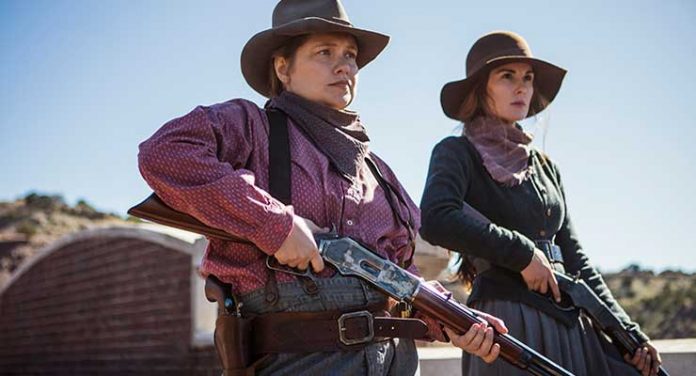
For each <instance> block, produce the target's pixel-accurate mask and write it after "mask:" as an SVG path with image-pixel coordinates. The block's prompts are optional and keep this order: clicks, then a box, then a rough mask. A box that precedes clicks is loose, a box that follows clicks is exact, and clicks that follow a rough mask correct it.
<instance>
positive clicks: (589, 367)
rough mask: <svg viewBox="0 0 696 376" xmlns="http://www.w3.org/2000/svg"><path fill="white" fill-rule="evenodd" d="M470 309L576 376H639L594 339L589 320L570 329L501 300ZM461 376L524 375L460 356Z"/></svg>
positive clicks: (498, 363)
mask: <svg viewBox="0 0 696 376" xmlns="http://www.w3.org/2000/svg"><path fill="white" fill-rule="evenodd" d="M474 308H476V309H478V310H481V311H483V312H486V313H489V314H491V315H494V316H497V317H499V318H501V319H503V320H504V321H505V325H506V326H507V327H508V329H509V330H510V334H511V335H512V336H514V337H515V338H517V339H519V340H520V341H522V342H524V343H525V344H527V345H528V346H530V347H531V348H533V349H534V350H536V351H538V352H540V353H541V354H543V355H544V356H546V357H547V358H549V359H551V360H552V361H554V362H555V363H556V364H558V365H560V366H562V367H563V368H565V369H567V370H568V371H570V372H572V373H573V374H575V375H577V376H599V375H612V376H619V375H631V376H635V375H639V373H638V370H636V369H635V368H634V367H633V366H631V365H630V364H628V363H626V362H624V361H623V360H622V359H621V356H620V355H619V353H618V351H616V350H615V349H614V348H613V347H611V345H610V344H607V343H606V342H604V343H603V342H602V341H601V340H600V338H599V337H598V336H597V333H596V332H595V330H594V328H593V327H592V323H591V322H590V320H589V318H587V317H586V316H584V315H580V318H579V322H578V323H577V325H575V326H573V327H568V326H565V325H564V324H562V323H560V322H558V321H556V320H554V319H553V318H552V317H550V316H548V315H547V314H545V313H543V312H540V311H538V310H536V309H534V308H531V307H529V306H527V305H524V304H521V303H515V302H509V301H503V300H492V301H484V302H481V303H479V304H477V305H476V306H475V307H474ZM462 375H463V376H479V375H482V376H509V375H520V376H521V375H527V373H526V372H525V371H522V370H520V369H518V368H515V367H513V366H511V365H509V364H508V363H507V362H505V361H504V360H502V359H499V360H497V361H495V362H494V363H493V364H486V363H485V362H483V361H482V360H481V359H480V358H478V357H474V356H471V355H468V354H466V353H464V354H463V355H462Z"/></svg>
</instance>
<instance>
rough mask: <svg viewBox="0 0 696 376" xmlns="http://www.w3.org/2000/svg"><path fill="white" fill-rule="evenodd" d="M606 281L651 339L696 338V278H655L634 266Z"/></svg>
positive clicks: (673, 273) (678, 274)
mask: <svg viewBox="0 0 696 376" xmlns="http://www.w3.org/2000/svg"><path fill="white" fill-rule="evenodd" d="M604 279H605V281H606V283H607V285H609V288H610V289H611V291H612V293H613V294H614V296H615V297H616V298H617V299H618V300H619V302H620V303H621V306H622V307H623V308H624V309H625V310H626V312H627V313H628V314H629V315H630V316H631V318H632V319H633V320H635V321H636V322H638V323H639V324H640V325H641V327H642V329H643V331H644V332H645V333H646V334H647V335H649V336H650V338H655V339H658V338H694V337H696V275H695V274H687V273H682V272H679V271H670V270H668V271H664V272H662V273H659V274H655V273H653V272H652V271H650V270H641V269H640V268H639V267H638V266H636V265H631V266H629V267H627V268H626V269H624V270H622V271H621V272H619V273H613V274H605V275H604Z"/></svg>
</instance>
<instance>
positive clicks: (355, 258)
mask: <svg viewBox="0 0 696 376" xmlns="http://www.w3.org/2000/svg"><path fill="white" fill-rule="evenodd" d="M128 213H129V214H131V215H133V216H136V217H140V218H143V219H147V220H150V221H153V222H156V223H159V224H164V225H167V226H172V227H176V228H180V229H183V230H187V231H192V232H195V233H199V234H202V235H205V236H209V237H214V238H219V239H223V240H229V241H237V242H244V243H249V241H248V240H245V239H241V238H238V237H236V236H233V235H231V234H227V233H226V232H224V231H221V230H219V229H213V228H211V227H209V226H207V225H205V224H203V223H201V222H200V221H198V220H197V219H195V218H193V217H191V216H188V215H186V214H184V213H181V212H178V211H176V210H174V209H172V208H170V207H168V206H167V205H166V204H164V203H163V202H162V201H161V200H160V199H159V198H158V197H157V196H156V195H154V194H153V195H151V196H150V197H148V198H147V199H146V200H145V201H143V202H142V203H140V204H138V205H136V206H135V207H133V208H131V209H130V210H129V211H128ZM315 239H316V241H317V247H318V249H319V252H320V253H321V255H322V257H323V258H324V260H325V261H327V262H328V263H329V264H331V265H333V266H334V267H335V268H336V269H337V270H338V272H339V273H341V274H343V275H347V276H355V277H358V278H361V279H363V280H365V281H367V282H368V283H370V284H372V285H373V286H374V287H375V288H377V289H378V290H380V291H381V292H383V293H384V294H386V295H388V296H390V297H392V298H394V299H396V300H398V301H403V302H407V303H410V304H411V305H412V306H413V307H415V308H416V309H419V310H420V311H421V312H423V313H425V314H426V315H428V316H430V317H432V318H434V319H436V320H438V321H440V322H441V323H442V324H444V325H445V326H447V327H449V328H452V329H454V330H456V331H458V332H460V333H465V332H466V331H467V330H468V329H469V328H470V327H471V326H472V325H473V324H476V323H485V322H486V321H485V320H484V319H483V318H481V317H478V315H477V314H476V313H475V312H474V311H472V310H471V309H469V308H468V307H466V306H465V305H463V304H461V303H459V302H457V301H456V300H454V299H451V297H450V296H447V295H445V294H443V293H441V292H439V291H437V290H435V289H434V288H433V287H432V286H430V285H429V284H427V283H426V282H425V281H423V280H422V279H421V278H419V277H417V276H415V275H413V274H411V273H410V272H408V271H406V270H404V269H402V268H400V267H399V266H398V265H396V264H394V263H393V262H391V261H389V260H386V259H383V258H381V257H380V256H378V255H376V254H375V253H373V252H372V251H371V250H369V249H367V248H366V247H364V246H363V245H361V244H359V243H358V242H356V241H355V240H353V239H350V238H347V237H338V236H337V235H336V234H331V233H329V234H317V235H316V236H315ZM494 342H495V343H498V344H499V345H500V356H501V357H502V358H503V359H504V360H505V361H507V362H508V363H510V364H512V365H513V366H515V367H517V368H520V369H523V370H526V371H527V372H529V373H530V374H532V375H535V376H572V375H573V374H572V373H570V372H568V371H567V370H565V369H564V368H562V367H560V366H559V365H557V364H555V363H554V362H552V361H551V360H549V359H547V358H546V357H544V356H543V355H541V354H539V353H538V352H536V351H534V350H533V349H531V348H529V347H528V346H527V345H525V344H524V343H522V342H520V341H519V340H517V339H515V338H514V337H512V336H511V335H509V334H501V333H498V332H495V334H494Z"/></svg>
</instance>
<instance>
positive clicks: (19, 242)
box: [0, 193, 126, 286]
mask: <svg viewBox="0 0 696 376" xmlns="http://www.w3.org/2000/svg"><path fill="white" fill-rule="evenodd" d="M125 222H126V221H125V220H124V219H122V218H120V217H119V216H117V215H114V214H108V213H101V212H99V211H97V210H96V209H94V208H93V207H92V206H90V205H89V204H88V203H87V202H85V201H84V200H80V201H78V202H77V204H75V205H74V206H70V205H68V204H66V203H65V200H64V199H63V197H61V196H60V195H44V194H38V193H30V194H28V195H27V196H26V197H24V198H21V199H18V200H16V201H13V202H0V286H2V285H3V284H4V283H5V282H6V281H7V279H8V278H9V276H10V274H11V273H12V272H13V271H14V270H15V269H17V267H19V265H20V264H22V263H23V262H25V261H26V260H28V259H29V258H31V257H32V256H33V255H34V254H35V253H36V252H37V251H38V250H39V249H40V248H41V247H43V246H45V245H47V244H49V243H50V242H52V241H54V240H56V239H58V238H60V237H62V236H63V235H67V234H69V233H72V232H76V231H80V230H83V229H87V228H92V227H99V226H104V225H110V224H117V223H125Z"/></svg>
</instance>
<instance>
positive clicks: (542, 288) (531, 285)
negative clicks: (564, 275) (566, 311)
mask: <svg viewBox="0 0 696 376" xmlns="http://www.w3.org/2000/svg"><path fill="white" fill-rule="evenodd" d="M521 274H522V278H524V282H525V283H526V284H527V288H528V289H530V290H533V291H538V292H540V293H541V294H546V293H547V292H548V291H549V290H551V294H552V295H553V297H554V299H556V302H559V303H560V301H561V291H560V290H559V289H558V282H557V281H556V276H554V275H553V269H552V268H551V265H550V264H549V261H548V260H547V259H546V256H545V255H544V253H543V252H542V251H541V250H539V249H535V250H534V256H533V257H532V261H531V262H530V263H529V265H527V267H526V268H524V269H523V270H522V272H521Z"/></svg>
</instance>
